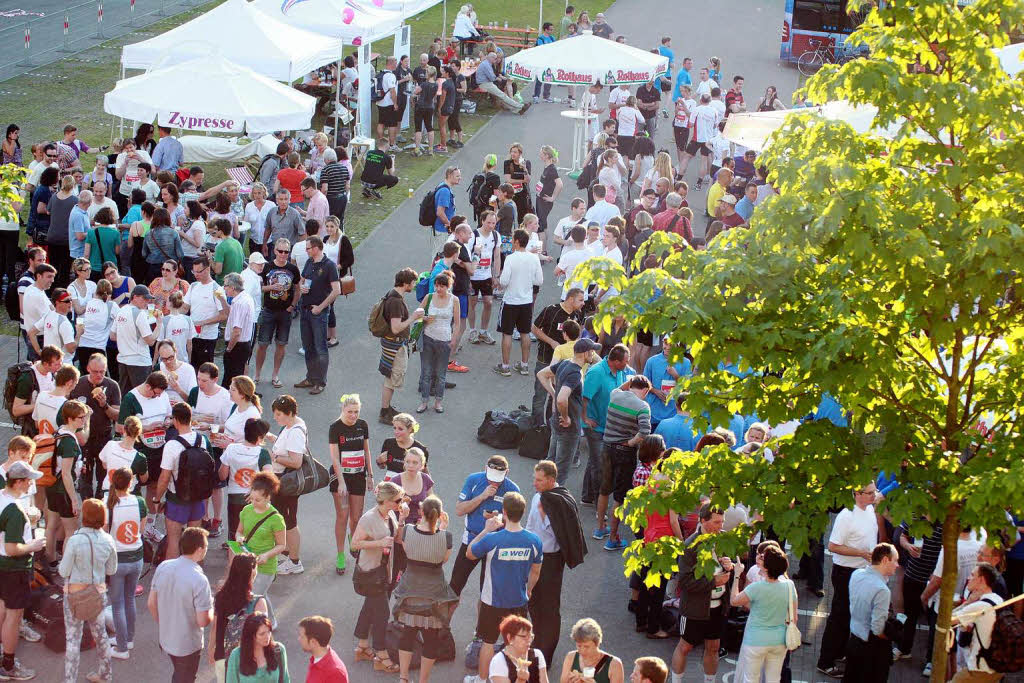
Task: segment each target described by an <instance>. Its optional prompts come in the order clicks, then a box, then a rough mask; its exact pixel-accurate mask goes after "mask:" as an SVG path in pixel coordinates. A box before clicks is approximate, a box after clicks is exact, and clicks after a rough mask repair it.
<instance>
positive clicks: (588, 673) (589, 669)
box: [583, 666, 597, 678]
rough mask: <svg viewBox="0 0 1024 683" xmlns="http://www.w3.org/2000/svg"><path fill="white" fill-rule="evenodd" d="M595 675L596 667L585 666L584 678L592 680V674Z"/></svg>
mask: <svg viewBox="0 0 1024 683" xmlns="http://www.w3.org/2000/svg"><path fill="white" fill-rule="evenodd" d="M595 673H597V667H593V666H585V667H583V676H584V678H593V677H594V674H595Z"/></svg>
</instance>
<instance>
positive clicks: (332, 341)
mask: <svg viewBox="0 0 1024 683" xmlns="http://www.w3.org/2000/svg"><path fill="white" fill-rule="evenodd" d="M340 343H341V342H340V341H338V340H337V339H328V340H327V347H328V348H331V349H333V348H334V347H335V346H337V345H338V344H340Z"/></svg>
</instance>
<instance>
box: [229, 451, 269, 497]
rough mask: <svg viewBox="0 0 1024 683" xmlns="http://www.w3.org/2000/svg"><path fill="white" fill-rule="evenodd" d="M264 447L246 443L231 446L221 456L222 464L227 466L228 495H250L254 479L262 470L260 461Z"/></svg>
mask: <svg viewBox="0 0 1024 683" xmlns="http://www.w3.org/2000/svg"><path fill="white" fill-rule="evenodd" d="M262 451H263V447H262V446H248V445H246V444H244V443H233V444H229V445H228V447H227V448H225V449H224V453H223V455H221V456H220V464H221V465H227V466H228V469H229V470H230V472H229V474H228V479H227V481H228V486H227V489H228V493H229V494H231V493H249V489H250V488H252V477H253V475H254V474H256V473H257V472H259V471H260V470H261V468H260V465H259V461H260V453H261V452H262Z"/></svg>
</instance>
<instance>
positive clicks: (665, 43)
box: [658, 36, 679, 92]
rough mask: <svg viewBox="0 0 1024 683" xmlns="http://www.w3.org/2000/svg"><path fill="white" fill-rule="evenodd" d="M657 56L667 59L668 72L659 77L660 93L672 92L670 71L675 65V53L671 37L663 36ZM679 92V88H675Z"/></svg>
mask: <svg viewBox="0 0 1024 683" xmlns="http://www.w3.org/2000/svg"><path fill="white" fill-rule="evenodd" d="M658 54H660V55H661V56H662V57H668V71H666V72H665V75H664V76H662V77H661V92H671V90H672V69H673V68H674V67H675V65H676V53H675V52H674V51H673V50H672V37H671V36H665V37H664V38H662V39H661V45H659V46H658ZM676 90H677V91H678V90H679V87H678V86H677V87H676Z"/></svg>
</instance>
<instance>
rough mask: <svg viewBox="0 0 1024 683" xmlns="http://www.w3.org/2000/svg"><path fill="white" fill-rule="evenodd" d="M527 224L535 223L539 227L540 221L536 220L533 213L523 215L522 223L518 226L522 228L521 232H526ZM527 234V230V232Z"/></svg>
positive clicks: (535, 215)
mask: <svg viewBox="0 0 1024 683" xmlns="http://www.w3.org/2000/svg"><path fill="white" fill-rule="evenodd" d="M527 223H537V224H538V225H539V224H540V219H539V218H537V214H535V213H524V214H523V222H522V223H520V224H519V227H520V228H522V229H523V230H526V224H527ZM527 232H529V230H527Z"/></svg>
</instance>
